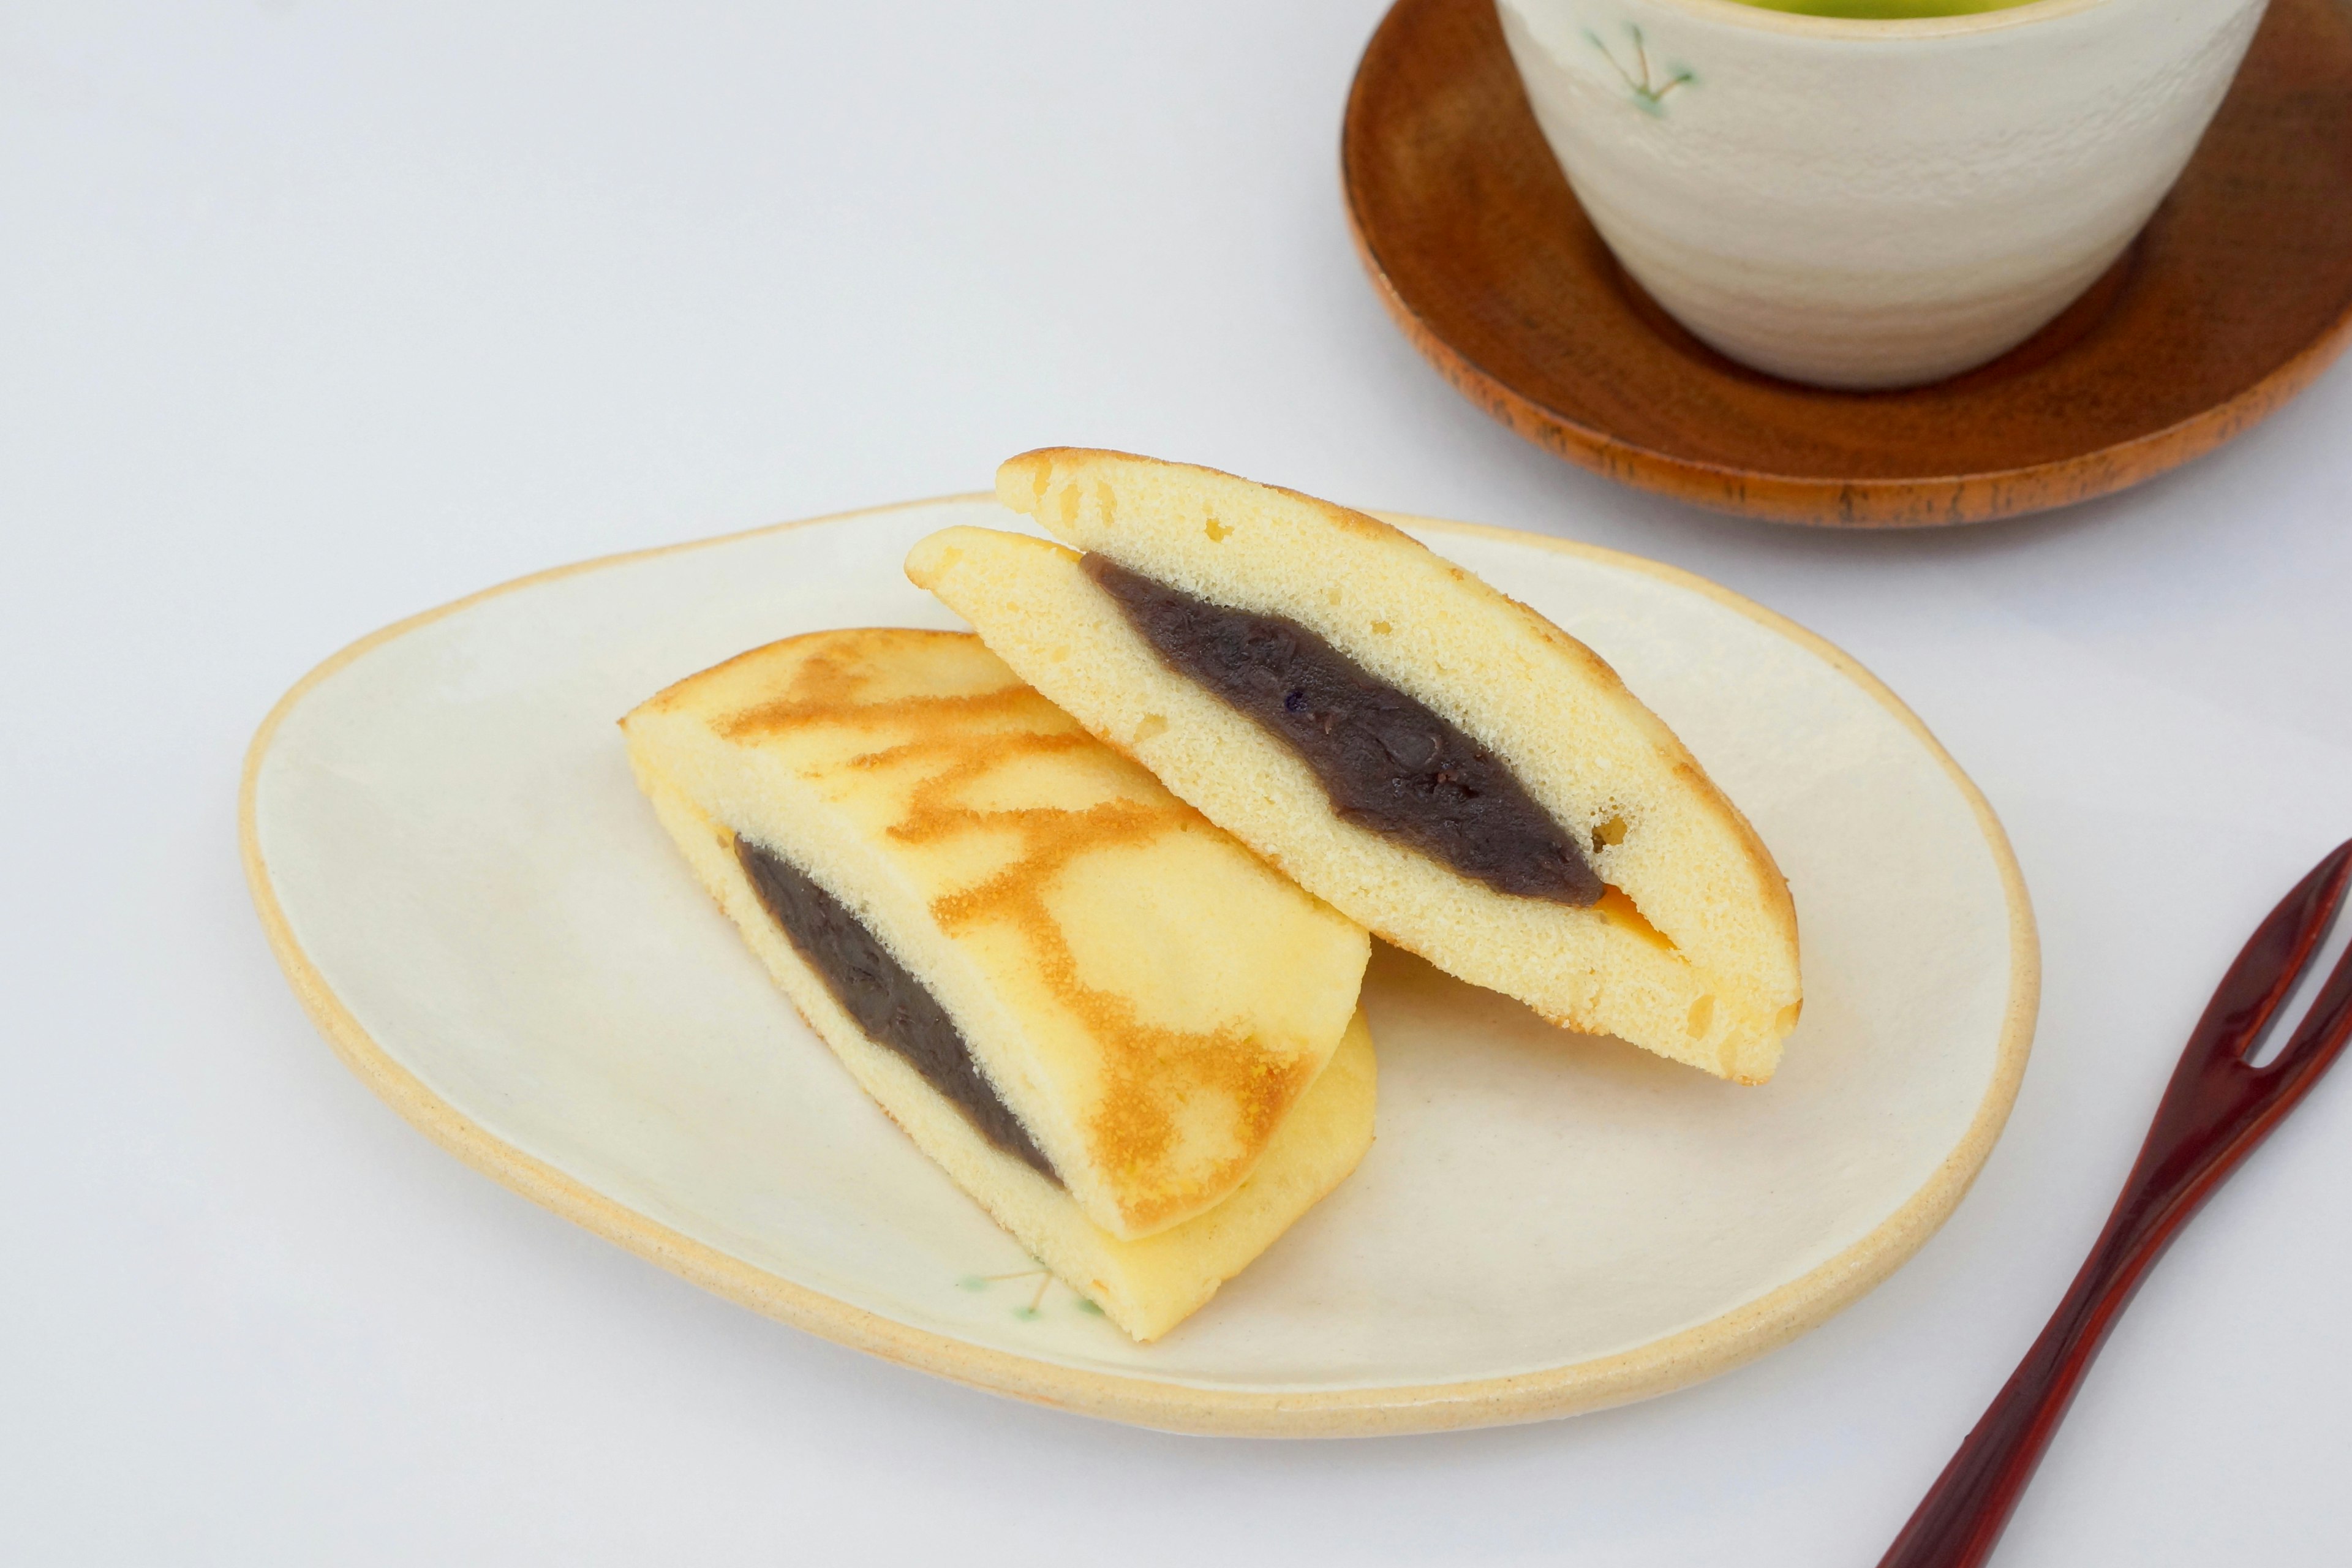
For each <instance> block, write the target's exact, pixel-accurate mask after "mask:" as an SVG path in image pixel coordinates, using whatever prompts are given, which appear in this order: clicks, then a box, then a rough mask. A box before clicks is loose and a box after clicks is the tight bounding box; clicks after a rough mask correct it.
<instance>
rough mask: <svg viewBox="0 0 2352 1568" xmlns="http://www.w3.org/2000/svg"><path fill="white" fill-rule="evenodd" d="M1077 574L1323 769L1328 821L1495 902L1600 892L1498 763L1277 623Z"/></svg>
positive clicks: (1093, 560) (1136, 579)
mask: <svg viewBox="0 0 2352 1568" xmlns="http://www.w3.org/2000/svg"><path fill="white" fill-rule="evenodd" d="M1079 566H1080V568H1081V569H1082V570H1084V571H1085V573H1086V574H1087V576H1088V577H1090V578H1092V579H1093V580H1094V581H1095V582H1096V583H1097V584H1099V585H1100V586H1101V588H1102V589H1103V591H1104V592H1105V593H1107V594H1108V595H1110V596H1111V599H1112V600H1113V602H1114V603H1116V604H1117V605H1118V607H1119V609H1120V610H1121V611H1122V612H1123V613H1124V614H1125V615H1126V616H1127V620H1128V624H1129V625H1130V626H1133V627H1134V628H1135V630H1136V632H1137V634H1138V635H1139V636H1140V637H1142V638H1143V640H1144V641H1145V642H1147V643H1149V644H1150V645H1151V648H1152V650H1153V651H1154V652H1155V653H1157V654H1158V655H1159V656H1160V661H1161V662H1162V663H1164V664H1166V665H1167V666H1168V668H1171V669H1172V670H1174V671H1175V672H1176V673H1177V674H1179V675H1181V676H1184V677H1185V678H1187V679H1191V680H1192V681H1193V682H1195V683H1196V684H1198V685H1200V686H1202V687H1204V688H1206V689H1208V690H1209V691H1211V692H1213V693H1214V694H1215V695H1216V696H1218V697H1220V698H1222V699H1223V700H1224V701H1225V702H1226V703H1228V704H1229V705H1231V706H1232V707H1233V708H1234V710H1236V711H1237V712H1239V713H1241V714H1242V715H1243V716H1244V718H1247V719H1249V720H1251V721H1254V722H1255V723H1256V724H1257V725H1258V727H1259V728H1261V729H1263V730H1265V731H1266V732H1267V733H1268V734H1270V735H1273V736H1274V737H1275V738H1276V740H1279V741H1281V742H1284V743H1285V744H1286V745H1287V746H1289V747H1290V749H1291V750H1292V751H1294V752H1297V754H1298V756H1299V758H1300V760H1301V761H1303V762H1305V763H1306V764H1307V767H1308V768H1310V769H1312V770H1313V772H1314V773H1315V777H1316V781H1317V782H1318V784H1321V785H1322V786H1323V793H1324V794H1325V795H1328V797H1329V798H1330V801H1331V809H1332V810H1333V811H1335V812H1337V813H1338V814H1339V816H1340V818H1341V819H1342V820H1344V821H1348V822H1352V823H1354V824H1355V825H1356V826H1359V827H1362V828H1365V829H1367V830H1368V831H1370V832H1373V833H1377V834H1380V835H1381V837H1385V838H1389V839H1392V840H1394V841H1395V842H1397V843H1400V844H1402V845H1404V846H1406V847H1409V848H1412V849H1417V850H1419V851H1420V852H1421V853H1423V854H1424V855H1427V856H1429V857H1430V858H1432V859H1434V860H1436V861H1438V862H1439V863H1441V864H1443V865H1445V866H1448V867H1450V868H1453V869H1454V870H1455V871H1458V872H1460V873H1461V874H1462V875H1463V876H1465V877H1468V878H1470V879H1472V880H1474V881H1478V882H1484V883H1485V884H1486V886H1488V887H1490V888H1493V889H1495V890H1496V891H1497V892H1503V893H1514V894H1517V895H1519V896H1520V897H1523V898H1530V899H1543V900H1549V901H1550V902H1552V903H1556V904H1571V905H1575V906H1577V907H1579V908H1581V907H1583V906H1586V905H1589V904H1592V903H1594V902H1597V901H1598V900H1599V899H1600V897H1601V889H1602V886H1603V884H1602V882H1601V878H1600V877H1599V876H1598V875H1597V874H1596V873H1595V872H1594V871H1593V869H1592V867H1591V864H1590V863H1589V862H1588V861H1587V860H1586V859H1585V858H1584V855H1583V852H1582V850H1581V849H1580V847H1579V845H1578V843H1577V839H1576V836H1575V835H1574V834H1572V833H1570V832H1569V831H1568V829H1566V828H1564V827H1562V826H1560V825H1559V823H1557V822H1555V821H1554V820H1552V816H1551V814H1550V813H1549V812H1548V811H1546V810H1545V809H1544V808H1543V807H1542V806H1541V805H1538V804H1537V803H1536V800H1535V797H1534V796H1532V795H1528V791H1527V787H1526V786H1525V785H1523V784H1520V783H1519V781H1518V779H1517V777H1516V776H1514V775H1513V773H1511V771H1510V769H1509V768H1507V767H1506V766H1505V765H1504V764H1503V763H1502V761H1501V760H1500V759H1499V758H1497V757H1496V756H1495V755H1494V753H1492V752H1489V751H1487V750H1486V748H1485V747H1484V746H1481V745H1480V744H1479V743H1478V742H1475V741H1474V740H1472V739H1471V738H1470V737H1469V736H1468V735H1467V734H1465V733H1464V732H1463V731H1462V730H1461V729H1459V728H1458V727H1457V726H1455V725H1454V723H1452V722H1451V721H1448V720H1446V719H1444V717H1442V716H1440V715H1439V714H1437V713H1434V712H1433V711H1431V710H1429V709H1428V708H1426V707H1424V706H1423V704H1422V703H1420V702H1418V701H1416V700H1413V699H1412V698H1411V697H1408V696H1406V695H1405V694H1404V693H1403V692H1402V691H1399V690H1398V689H1396V688H1395V687H1393V686H1390V685H1388V684H1387V683H1386V682H1384V681H1381V680H1379V679H1375V678H1374V677H1373V676H1372V675H1371V674H1370V672H1369V671H1367V670H1366V669H1365V668H1363V667H1362V666H1361V665H1359V664H1358V663H1356V662H1355V660H1353V659H1351V658H1348V656H1347V655H1345V654H1343V653H1341V652H1340V651H1339V649H1338V648H1335V647H1332V646H1331V645H1330V644H1329V643H1328V642H1326V641H1324V640H1323V639H1322V638H1321V637H1318V636H1317V635H1316V634H1315V633H1313V632H1311V631H1309V630H1307V628H1306V627H1305V626H1300V625H1299V624H1298V623H1297V622H1296V621H1292V620H1287V619H1286V618H1284V617H1283V616H1267V615H1258V614H1255V613H1253V612H1250V611H1246V610H1235V609H1229V608H1227V607H1226V606H1224V605H1213V604H1210V603H1209V602H1208V601H1206V600H1204V599H1196V598H1194V597H1192V595H1189V594H1186V593H1182V592H1181V591H1180V590H1178V589H1175V588H1171V587H1170V586H1168V585H1167V584H1164V583H1160V582H1156V581H1154V580H1153V579H1151V578H1150V577H1146V576H1144V575H1142V574H1140V573H1136V572H1130V571H1129V570H1128V569H1127V568H1126V567H1124V566H1121V565H1119V564H1118V563H1117V562H1115V561H1111V560H1108V559H1107V558H1105V557H1104V556H1101V555H1096V554H1088V555H1086V556H1084V557H1082V558H1081V559H1080V561H1079Z"/></svg>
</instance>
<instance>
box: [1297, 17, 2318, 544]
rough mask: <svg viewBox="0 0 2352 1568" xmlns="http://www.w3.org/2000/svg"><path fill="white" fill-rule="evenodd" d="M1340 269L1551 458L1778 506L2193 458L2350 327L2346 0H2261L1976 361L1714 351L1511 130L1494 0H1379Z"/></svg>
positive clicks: (1510, 84)
mask: <svg viewBox="0 0 2352 1568" xmlns="http://www.w3.org/2000/svg"><path fill="white" fill-rule="evenodd" d="M1340 162H1341V175H1342V178H1343V180H1344V182H1345V184H1346V189H1347V196H1348V212H1349V221H1350V223H1351V224H1352V226H1353V227H1354V230H1355V235H1356V242H1357V246H1358V248H1359V250H1360V253H1361V255H1362V257H1363V259H1364V265H1365V267H1366V268H1369V269H1370V272H1371V274H1372V277H1373V279H1374V280H1375V281H1376V282H1377V283H1378V284H1379V285H1380V289H1381V297H1382V299H1384V300H1386V301H1387V303H1388V307H1389V310H1390V313H1391V315H1393V316H1394V317H1395V318H1396V320H1397V322H1398V324H1399V325H1400V326H1402V328H1403V329H1404V331H1405V335H1406V336H1407V337H1409V338H1411V339H1412V342H1413V344H1414V346H1416V347H1417V348H1419V349H1420V350H1421V352H1422V353H1423V354H1425V355H1427V356H1428V358H1429V359H1430V360H1431V361H1432V362H1433V363H1435V364H1436V366H1437V368H1438V369H1439V370H1440V371H1441V372H1443V373H1444V375H1445V377H1446V379H1448V380H1449V381H1451V382H1453V383H1454V385H1455V386H1456V387H1457V388H1459V389H1460V390H1461V391H1462V392H1463V394H1464V395H1466V396H1468V397H1469V398H1470V399H1471V401H1473V402H1475V403H1476V404H1477V405H1479V406H1480V407H1482V408H1484V409H1486V411H1487V412H1488V413H1490V414H1492V415H1494V416H1496V418H1497V419H1500V420H1502V421H1503V423H1505V424H1506V425H1508V426H1510V427H1511V428H1512V429H1514V430H1517V432H1518V433H1519V434H1520V435H1522V436H1525V437H1528V439H1529V440H1531V441H1534V442H1536V443H1537V444H1538V445H1539V446H1542V447H1546V448H1548V449H1549V450H1550V451H1552V452H1555V453H1557V454H1559V456H1560V457H1563V458H1567V459H1569V460H1570V462H1573V463H1580V464H1582V465H1583V466H1585V467H1586V468H1593V469H1596V470H1598V471H1599V472H1601V473H1603V474H1607V475H1609V476H1610V477H1611V478H1612V479H1622V480H1623V481H1624V482H1626V483H1627V484H1630V485H1633V486H1636V487H1638V488H1640V489H1649V490H1656V491H1658V492H1660V493H1661V494H1664V495H1670V496H1675V497H1677V498H1679V499H1681V500H1688V501H1695V502H1696V503H1698V504H1699V505H1701V506H1706V507H1713V508H1716V509H1717V510H1723V511H1732V512H1740V513H1744V514H1746V515H1748V516H1750V517H1763V518H1771V519H1774V520H1776V521H1782V522H1804V523H1818V524H1825V525H1830V526H1840V527H1860V528H1879V527H1908V526H1917V525H1922V524H1929V523H1948V522H1982V521H1988V520H1990V519H1992V518H1999V517H2010V516H2014V515H2016V514H2017V513H2020V512H2027V511H2035V510H2041V509H2042V508H2044V507H2053V506H2063V505H2065V504H2066V503H2068V502H2070V501H2078V500H2088V499H2089V498H2090V497H2092V496H2097V495H2105V494H2107V493H2109V492H2110V491H2114V490H2119V489H2124V488H2125V487H2126V486H2128V485H2134V484H2137V483H2138V482H2139V481H2140V480H2142V479H2149V478H2152V477H2154V476H2155V475H2157V474H2160V473H2162V472H2164V471H2165V470H2166V469H2168V468H2174V467H2177V466H2178V465H2179V464H2181V463H2185V462H2187V461H2188V460H2189V458H2195V457H2200V456H2201V455H2203V454H2204V453H2206V452H2210V451H2211V450H2212V449H2213V448H2214V447H2218V446H2220V445H2221V443H2222V442H2224V441H2227V440H2229V439H2230V438H2231V437H2233V436H2235V435H2237V434H2238V433H2239V432H2240V431H2242V430H2244V429H2246V428H2247V427H2249V426H2252V425H2253V424H2254V423H2255V422H2256V421H2257V420H2260V419H2261V418H2263V416H2265V415H2268V414H2269V413H2271V412H2272V411H2273V410H2274V409H2276V408H2277V407H2279V406H2280V405H2282V404H2284V403H2285V402H2286V400H2287V399H2288V398H2290V397H2292V396H2294V395H2295V394H2296V393H2297V392H2300V391H2301V390H2303V388H2304V387H2305V386H2306V385H2308V384H2310V383H2311V381H2312V380H2313V379H2314V378H2315V376H2317V375H2318V374H2319V373H2320V372H2321V371H2322V370H2324V369H2326V366H2327V365H2328V363H2330V362H2331V361H2333V360H2334V359H2335V357H2336V355H2337V354H2338V353H2341V352H2342V351H2343V349H2344V347H2345V344H2346V342H2347V341H2348V340H2352V5H2346V4H2345V3H2344V0H2272V3H2271V7H2270V13H2269V16H2267V17H2266V18H2265V19H2264V21H2263V25H2262V27H2261V30H2260V31H2259V32H2258V33H2257V34H2256V35H2255V37H2254V41H2253V47H2252V49H2251V50H2250V51H2249V52H2248V54H2247V56H2246V63H2245V66H2244V68H2243V69H2242V71H2241V72H2240V74H2239V76H2238V79H2237V82H2236V85H2235V86H2233V87H2232V88H2231V91H2230V96H2229V97H2228V99H2227V100H2225V101H2224V102H2223V103H2222V105H2221V113H2220V114H2219V115H2218V116H2217V117H2216V118H2215V120H2214V121H2213V125H2212V128H2211V130H2210V131H2209V132H2207V133H2206V137H2205V141H2204V143H2203V144H2202V145H2201V146H2200V148H2199V149H2198V152H2197V155H2196V157H2195V158H2194V159H2192V160H2191V161H2190V163H2189V168H2188V171H2187V172H2186V173H2185V174H2183V175H2182V176H2181V179H2180V183H2179V185H2178V186H2177V187H2175V189H2174V190H2173V192H2172V194H2171V195H2170V196H2168V198H2166V200H2165V203H2164V205H2162V206H2161V207H2159V208H2158V209H2157V214H2156V216H2155V218H2154V219H2153V220H2151V221H2150V223H2149V224H2148V226H2147V229H2146V230H2145V231H2144V232H2143V233H2142V234H2141V236H2140V237H2139V239H2138V240H2137V242H2136V243H2135V244H2134V245H2133V247H2132V248H2131V249H2130V250H2129V251H2128V252H2126V255H2125V257H2124V259H2123V260H2122V261H2120V262H2118V263H2117V264H2116V268H2115V269H2114V270H2113V271H2111V272H2110V273H2109V274H2108V275H2107V276H2106V277H2105V278H2104V279H2101V280H2100V281H2099V282H2098V283H2097V284H2096V285H2095V286H2094V287H2093V288H2092V289H2091V290H2090V292H2089V293H2088V294H2086V295H2085V296H2084V298H2083V299H2082V300H2080V301H2078V302H2077V303H2076V304H2075V305H2074V306H2073V307H2072V308H2070V309H2069V310H2067V311H2066V312H2065V313H2064V314H2063V315H2062V316H2061V317H2059V319H2058V320H2057V321H2053V322H2052V323H2051V324H2050V326H2048V327H2047V328H2045V329H2043V330H2042V331H2041V332H2040V333H2038V334H2037V335H2036V336H2034V337H2033V338H2032V339H2030V340H2028V341H2027V342H2025V343H2023V344H2021V345H2020V346H2019V347H2018V348H2016V349H2014V350H2012V351H2011V353H2008V354H2006V355H2004V356H2003V357H2001V358H2000V359H1999V360H1996V361H1994V362H1993V363H1990V364H1988V365H1985V366H1983V367H1981V368H1979V369H1977V370H1974V371H1971V372H1969V373H1968V374H1965V375H1961V376H1957V377H1954V378H1953V379H1951V380H1949V381H1944V382H1938V383H1937V384H1934V385H1931V386H1924V387H1918V388H1914V389H1911V390H1907V391H1902V392H1883V393H1841V392H1830V391H1825V390H1822V389H1820V388H1815V387H1808V386H1800V385H1798V384H1794V383H1791V382H1786V381H1780V380H1778V379H1776V378H1774V377H1771V376H1768V375H1764V374H1759V373H1758V372H1755V371H1751V370H1748V369H1746V368H1744V367H1742V366H1740V365H1738V364H1735V363H1732V362H1731V361H1730V360H1727V359H1726V358H1725V357H1724V356H1722V355H1721V354H1719V353H1716V352H1715V351H1713V350H1712V349H1709V348H1707V347H1706V345H1705V344H1703V343H1701V342H1698V341H1697V340H1696V338H1694V337H1692V336H1691V335H1690V333H1688V332H1686V331H1684V330H1683V329H1682V328H1681V327H1680V326H1678V325H1676V324H1675V322H1674V321H1673V320H1672V319H1671V318H1669V317H1668V316H1667V315H1666V314H1665V313H1664V311H1663V310H1660V309H1659V308H1658V307H1657V305H1656V304H1655V303H1654V302H1653V301H1652V300H1650V299H1649V298H1648V296H1647V295H1645V294H1644V293H1643V291H1642V290H1641V289H1640V288H1639V287H1638V286H1636V285H1635V284H1634V283H1633V280H1632V279H1630V278H1628V277H1626V276H1625V274H1624V273H1623V271H1622V269H1621V268H1619V267H1618V265H1617V262H1616V260H1615V258H1613V257H1612V256H1611V254H1610V252H1609V249H1608V247H1606V246H1605V245H1603V244H1602V243H1601V237H1600V236H1599V235H1598V234H1596V233H1594V231H1593V228H1592V226H1591V223H1590V222H1589V221H1588V220H1587V219H1586V217H1585V216H1584V213H1583V211H1582V209H1581V208H1580V207H1579V206H1578V205H1577V203H1576V198H1575V196H1574V195H1571V194H1570V190H1569V187H1568V182H1567V181H1566V180H1565V179H1564V178H1562V177H1561V174H1560V172H1559V165H1558V164H1557V163H1554V162H1553V160H1552V156H1551V151H1550V149H1549V147H1548V146H1547V145H1546V144H1545V142H1544V140H1543V135H1542V133H1541V132H1539V131H1538V129H1537V127H1536V121H1535V116H1534V114H1533V113H1532V112H1531V111H1530V110H1528V103H1527V98H1526V96H1525V94H1524V93H1523V92H1522V91H1521V89H1520V87H1519V81H1518V77H1517V73H1516V72H1515V71H1514V70H1513V69H1512V67H1511V61H1510V57H1509V55H1508V54H1507V53H1506V52H1505V49H1504V46H1503V35H1502V29H1501V26H1499V24H1498V23H1497V22H1496V16H1495V4H1494V0H1399V3H1398V4H1397V5H1396V6H1395V7H1394V8H1393V9H1391V11H1390V12H1389V14H1388V16H1387V18H1386V19H1385V20H1384V21H1382V22H1381V26H1380V30H1379V31H1378V32H1377V33H1375V34H1374V35H1373V37H1372V41H1371V44H1370V47H1368V48H1367V49H1366V50H1365V52H1364V58H1363V63H1362V64H1361V65H1360V67H1359V68H1357V72H1356V80H1355V85H1354V87H1353V88H1352V89H1350V91H1349V95H1348V117H1347V123H1346V127H1345V130H1344V132H1343V133H1342V137H1341V152H1340Z"/></svg>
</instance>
